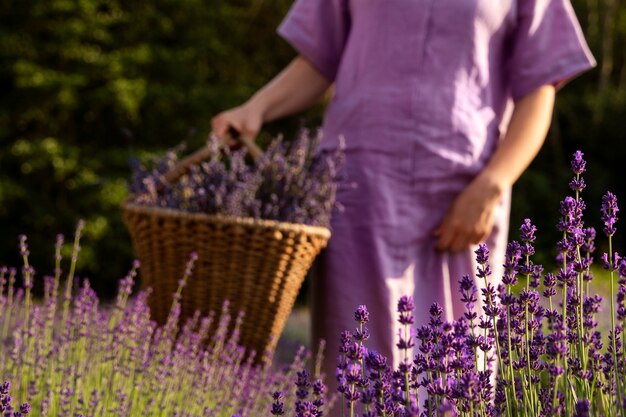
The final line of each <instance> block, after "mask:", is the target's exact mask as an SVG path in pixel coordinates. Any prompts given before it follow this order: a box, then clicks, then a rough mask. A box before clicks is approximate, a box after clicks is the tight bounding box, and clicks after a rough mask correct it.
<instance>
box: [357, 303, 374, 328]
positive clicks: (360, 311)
mask: <svg viewBox="0 0 626 417" xmlns="http://www.w3.org/2000/svg"><path fill="white" fill-rule="evenodd" d="M354 319H355V320H356V321H357V322H359V323H360V324H365V323H367V322H368V321H369V320H370V313H369V312H368V311H367V307H366V306H365V305H360V306H358V307H357V309H356V311H355V312H354Z"/></svg>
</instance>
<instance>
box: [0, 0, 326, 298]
mask: <svg viewBox="0 0 626 417" xmlns="http://www.w3.org/2000/svg"><path fill="white" fill-rule="evenodd" d="M289 4H290V0H273V1H263V0H245V1H244V0H233V1H228V2H207V1H201V0H184V1H182V0H154V1H133V2H125V1H120V0H24V1H22V0H15V1H11V0H4V1H3V5H2V7H1V8H0V89H1V91H2V95H1V96H0V228H1V230H2V231H3V236H4V239H2V240H1V241H0V263H9V264H19V260H18V257H17V255H18V253H17V235H18V234H19V233H26V234H27V235H29V238H30V239H29V241H30V244H31V254H32V257H33V260H32V261H33V264H34V265H36V266H37V267H38V268H40V270H41V272H42V273H49V272H51V271H52V258H53V245H54V240H55V238H54V236H55V234H56V233H59V232H63V233H65V234H71V233H72V231H73V227H74V225H75V224H76V222H77V220H78V219H79V218H84V219H85V220H86V221H87V226H86V229H85V238H84V245H83V247H84V249H83V251H82V254H81V261H80V262H81V268H80V270H81V271H82V272H83V273H85V274H86V275H87V276H89V277H90V278H91V279H92V281H93V282H92V284H93V286H94V287H95V288H96V289H97V290H98V291H99V292H101V293H104V294H105V295H110V294H112V293H113V291H114V290H115V283H116V281H117V279H118V278H119V277H121V276H122V275H123V274H124V273H125V270H126V268H128V267H129V266H130V263H131V257H132V254H131V250H130V247H129V237H128V235H127V233H126V231H125V228H124V226H123V224H122V222H121V217H120V212H119V205H120V203H121V201H122V200H123V199H124V198H125V196H126V194H127V192H126V179H127V178H128V177H129V169H128V158H129V156H130V155H133V154H136V155H138V156H142V155H145V154H146V153H147V152H149V151H155V150H163V149H164V148H167V147H171V146H174V145H175V144H178V143H180V141H181V140H186V141H188V143H189V146H190V147H191V148H194V147H198V146H201V144H202V143H203V141H204V138H205V137H206V135H207V133H208V132H209V120H210V117H211V116H212V115H214V114H215V113H217V112H218V111H219V110H221V109H224V108H227V107H230V106H233V105H235V104H238V103H240V102H241V101H243V100H244V99H245V98H247V97H248V96H249V95H250V94H251V93H252V92H254V91H255V90H256V89H257V88H259V87H260V86H261V85H262V84H263V83H264V82H266V81H267V80H268V79H269V78H271V77H272V76H273V75H274V74H276V73H277V72H278V71H279V69H280V68H281V67H283V66H284V65H285V64H286V63H287V62H288V61H289V60H290V59H291V58H292V57H293V51H292V50H291V48H290V47H289V46H288V45H287V44H286V43H284V42H283V41H282V40H281V39H280V38H279V37H278V36H276V34H275V30H274V28H276V27H277V25H278V23H279V22H280V20H281V19H282V17H283V16H284V14H285V12H286V10H287V8H288V7H289ZM316 114H319V110H318V111H317V112H316V111H313V112H311V113H309V116H310V117H313V118H314V120H315V115H316ZM318 122H319V119H318V120H317V122H315V123H318ZM297 124H298V121H297V120H287V121H284V122H282V123H279V124H274V125H271V126H268V132H271V133H273V134H275V133H277V132H278V131H282V130H285V131H293V130H294V129H295V127H296V126H297Z"/></svg>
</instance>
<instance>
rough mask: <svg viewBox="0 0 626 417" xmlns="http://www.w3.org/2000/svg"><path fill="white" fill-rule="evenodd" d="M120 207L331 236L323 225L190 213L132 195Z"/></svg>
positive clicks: (178, 216)
mask: <svg viewBox="0 0 626 417" xmlns="http://www.w3.org/2000/svg"><path fill="white" fill-rule="evenodd" d="M122 208H123V209H125V210H128V211H132V212H135V213H144V214H155V215H156V214H158V215H160V216H165V217H170V218H185V219H191V220H197V221H211V222H216V223H224V224H238V225H244V226H260V227H265V228H269V229H276V230H279V231H284V232H298V233H306V234H308V235H317V236H319V237H322V238H325V239H328V238H330V236H331V232H330V229H329V228H328V227H324V226H311V225H307V224H301V223H288V222H280V221H277V220H267V219H256V218H253V217H237V216H226V215H221V214H206V213H191V212H188V211H183V210H177V209H172V208H166V207H154V206H146V205H142V204H138V203H135V202H134V201H133V196H130V197H128V198H126V199H125V200H124V201H123V202H122Z"/></svg>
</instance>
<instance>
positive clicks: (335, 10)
mask: <svg viewBox="0 0 626 417" xmlns="http://www.w3.org/2000/svg"><path fill="white" fill-rule="evenodd" d="M347 2H348V0H296V2H295V3H294V4H293V6H292V7H291V9H290V10H289V13H288V14H287V16H286V17H285V19H284V20H283V21H282V23H281V24H280V26H279V27H278V34H279V35H280V36H282V37H283V38H284V39H285V40H286V41H287V42H289V43H290V44H291V45H292V46H293V47H294V48H295V49H296V50H297V51H298V52H299V53H300V54H301V55H303V56H304V57H305V58H307V59H308V60H309V61H310V62H311V63H312V64H313V66H315V67H316V68H317V69H318V70H319V71H320V72H321V73H322V75H324V77H326V78H327V79H328V80H329V81H334V80H335V76H336V75H337V69H338V68H339V62H340V61H341V55H342V53H343V49H344V45H345V43H346V39H347V38H348V33H349V31H350V15H349V10H348V4H347Z"/></svg>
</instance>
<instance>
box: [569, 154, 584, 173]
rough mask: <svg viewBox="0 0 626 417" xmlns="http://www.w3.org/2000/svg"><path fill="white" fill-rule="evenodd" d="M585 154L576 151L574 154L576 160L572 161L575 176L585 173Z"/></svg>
mask: <svg viewBox="0 0 626 417" xmlns="http://www.w3.org/2000/svg"><path fill="white" fill-rule="evenodd" d="M584 155H585V154H584V153H582V152H581V151H576V152H574V155H573V156H574V158H573V159H572V164H571V166H572V171H574V174H577V175H580V174H582V173H583V172H585V165H586V162H585V160H584V159H583V156H584Z"/></svg>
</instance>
